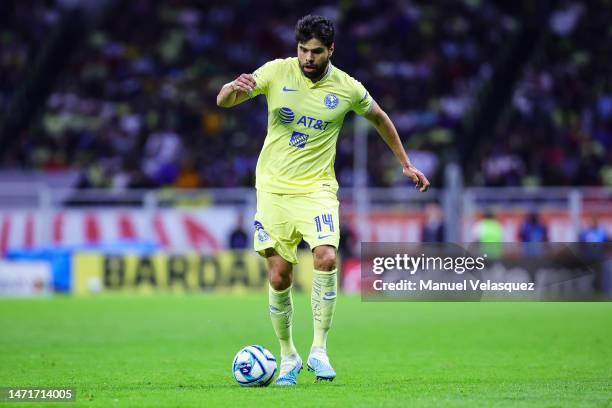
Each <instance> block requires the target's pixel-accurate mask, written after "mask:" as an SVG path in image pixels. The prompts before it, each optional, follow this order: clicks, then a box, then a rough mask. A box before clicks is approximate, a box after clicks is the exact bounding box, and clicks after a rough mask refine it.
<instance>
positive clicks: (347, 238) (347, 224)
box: [338, 212, 359, 259]
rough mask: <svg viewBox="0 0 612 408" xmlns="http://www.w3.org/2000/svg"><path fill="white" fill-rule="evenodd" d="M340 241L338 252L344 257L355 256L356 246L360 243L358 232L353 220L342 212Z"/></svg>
mask: <svg viewBox="0 0 612 408" xmlns="http://www.w3.org/2000/svg"><path fill="white" fill-rule="evenodd" d="M340 226H341V227H340V243H339V244H338V253H339V254H340V257H341V258H342V259H349V258H353V257H354V256H355V248H356V246H357V245H358V242H359V241H358V240H357V234H356V233H355V231H354V229H353V225H352V222H351V220H350V219H349V218H348V217H347V216H346V215H344V213H343V212H341V213H340Z"/></svg>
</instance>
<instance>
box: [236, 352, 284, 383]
mask: <svg viewBox="0 0 612 408" xmlns="http://www.w3.org/2000/svg"><path fill="white" fill-rule="evenodd" d="M232 374H233V375H234V379H235V380H236V382H237V383H238V384H240V385H241V386H243V387H267V386H268V385H270V383H271V382H272V379H273V378H274V374H276V358H274V355H273V354H272V353H270V351H269V350H268V349H266V348H265V347H261V346H257V345H253V346H246V347H244V348H243V349H242V350H240V351H239V352H238V353H237V354H236V357H234V362H233V363H232Z"/></svg>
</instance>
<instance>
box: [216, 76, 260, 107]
mask: <svg viewBox="0 0 612 408" xmlns="http://www.w3.org/2000/svg"><path fill="white" fill-rule="evenodd" d="M256 85H257V83H256V82H255V78H254V77H253V75H251V74H242V75H240V76H239V77H238V78H236V79H234V80H233V81H232V82H229V83H227V84H225V85H223V87H222V88H221V90H220V91H219V95H217V106H220V107H221V108H231V107H232V106H236V105H238V104H239V103H242V102H244V101H246V100H247V99H249V92H251V91H253V90H254V89H255V86H256Z"/></svg>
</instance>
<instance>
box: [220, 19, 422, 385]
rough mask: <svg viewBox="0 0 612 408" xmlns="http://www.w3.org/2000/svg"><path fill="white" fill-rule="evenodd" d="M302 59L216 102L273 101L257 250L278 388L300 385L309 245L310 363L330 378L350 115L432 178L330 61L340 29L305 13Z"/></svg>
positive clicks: (224, 92)
mask: <svg viewBox="0 0 612 408" xmlns="http://www.w3.org/2000/svg"><path fill="white" fill-rule="evenodd" d="M295 38H296V41H297V58H295V57H293V58H286V59H276V60H274V61H270V62H268V63H266V64H264V65H263V66H261V67H260V68H259V69H257V70H256V71H255V72H254V73H253V74H242V75H240V76H239V77H238V78H236V79H235V80H234V81H232V82H230V83H227V84H225V85H223V87H222V88H221V90H220V92H219V95H218V96H217V105H218V106H221V107H226V108H229V107H232V106H235V105H237V104H239V103H242V102H244V101H246V100H248V99H250V98H254V97H256V96H257V95H261V94H263V95H265V96H266V99H267V103H268V133H267V135H266V139H265V141H264V144H263V148H262V150H261V153H260V155H259V159H258V161H257V168H256V172H255V177H256V182H255V187H256V189H257V213H256V215H255V222H254V226H255V240H254V242H255V244H254V246H255V250H256V251H257V252H258V253H259V254H260V255H262V256H264V257H265V258H266V260H267V266H268V271H269V279H270V288H269V307H270V317H271V319H272V325H273V327H274V331H275V333H276V336H277V337H278V339H279V341H280V349H281V367H280V373H279V376H278V378H277V380H276V384H278V385H295V384H296V383H297V375H298V373H299V372H300V370H301V368H302V359H301V358H300V356H299V354H298V352H297V350H296V349H295V346H294V344H293V338H292V320H293V301H292V298H291V285H292V279H293V277H292V268H293V264H297V246H298V244H299V243H300V241H301V240H302V238H303V239H304V240H305V241H306V242H307V243H308V244H309V246H310V248H311V249H312V254H313V261H314V277H313V285H312V294H311V307H312V313H313V320H314V338H313V342H312V348H311V349H310V354H309V356H308V360H307V366H308V369H309V371H314V372H315V375H316V378H317V381H319V380H330V381H331V380H333V379H334V378H335V376H336V372H335V370H334V369H333V367H332V365H331V364H330V362H329V358H328V356H327V345H326V343H327V333H328V332H329V329H330V327H331V323H332V317H333V315H334V309H335V305H336V293H337V265H336V252H337V248H338V241H339V236H340V234H339V230H338V228H339V226H338V207H339V203H338V199H337V197H336V192H337V190H338V182H337V181H336V177H335V173H334V160H335V157H336V141H337V139H338V133H339V132H340V128H341V127H342V123H343V121H344V116H345V115H346V114H347V113H348V112H349V111H354V112H356V113H357V114H359V115H362V116H364V117H365V118H366V119H368V120H369V121H370V122H371V123H372V124H373V125H374V127H375V128H376V130H377V132H378V134H379V135H380V136H381V138H382V139H383V140H384V141H385V142H386V143H387V145H388V146H389V148H390V149H391V150H392V151H393V153H394V155H395V157H396V158H397V160H398V161H399V163H400V165H401V166H402V168H403V173H404V175H405V176H407V177H409V178H410V179H411V180H412V181H413V182H414V183H415V185H416V187H417V188H418V189H420V191H422V192H424V191H426V190H427V188H428V187H429V181H428V180H427V178H426V177H425V176H424V175H423V173H421V172H420V171H419V170H418V169H416V168H415V167H414V166H413V165H412V164H411V163H410V160H409V159H408V155H407V154H406V151H405V150H404V148H403V146H402V143H401V141H400V138H399V135H398V134H397V131H396V129H395V126H394V125H393V123H392V122H391V120H390V119H389V117H388V116H387V114H386V113H385V112H383V110H382V109H381V108H380V107H379V106H378V104H377V103H376V102H375V101H374V100H373V99H372V97H371V96H370V94H369V93H368V92H367V91H366V89H365V88H364V87H363V85H362V84H361V83H360V82H359V81H357V80H355V79H354V78H352V77H351V76H349V75H348V74H347V73H345V72H344V71H342V70H340V69H339V68H337V67H335V66H334V65H332V64H331V62H330V58H331V56H332V54H333V52H334V26H333V23H332V22H331V21H330V20H328V19H326V18H324V17H320V16H312V15H308V16H305V17H303V18H302V19H300V20H299V21H298V23H297V25H296V28H295Z"/></svg>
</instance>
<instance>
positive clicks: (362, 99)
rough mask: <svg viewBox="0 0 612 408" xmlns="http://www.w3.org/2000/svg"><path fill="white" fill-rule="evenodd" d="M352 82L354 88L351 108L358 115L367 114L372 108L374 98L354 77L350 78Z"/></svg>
mask: <svg viewBox="0 0 612 408" xmlns="http://www.w3.org/2000/svg"><path fill="white" fill-rule="evenodd" d="M350 82H351V86H352V88H353V92H352V95H353V96H352V103H351V110H352V111H354V112H355V113H356V114H358V115H365V114H366V113H368V112H369V111H370V110H371V109H372V105H373V104H374V100H373V99H372V97H371V96H370V93H369V92H368V91H367V90H366V89H365V87H364V86H363V85H362V84H361V82H359V81H357V80H356V79H354V78H350Z"/></svg>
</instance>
